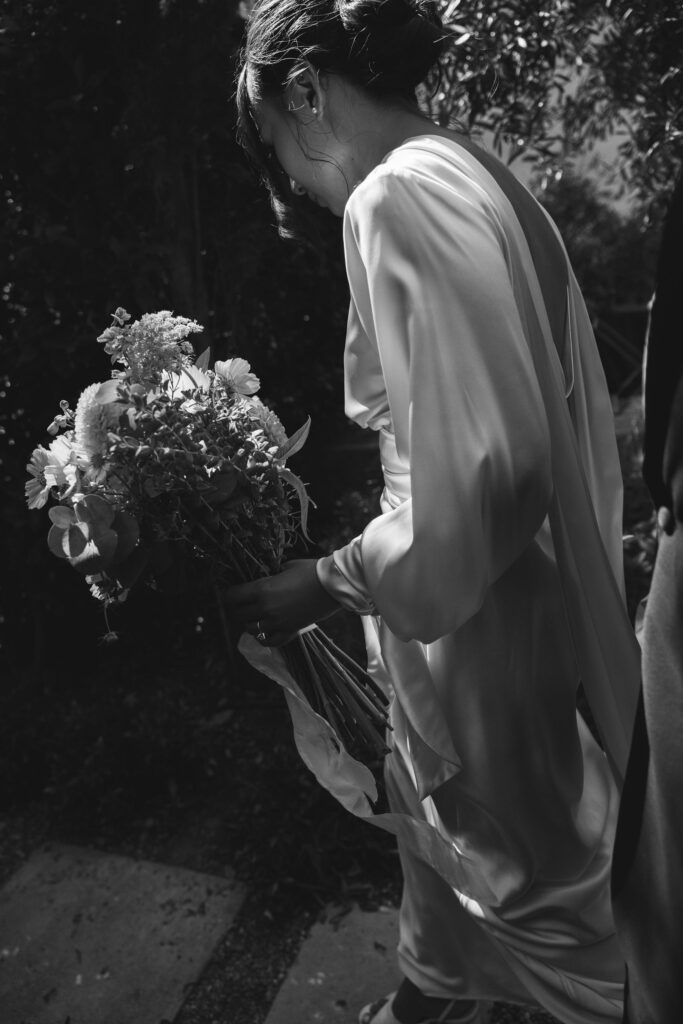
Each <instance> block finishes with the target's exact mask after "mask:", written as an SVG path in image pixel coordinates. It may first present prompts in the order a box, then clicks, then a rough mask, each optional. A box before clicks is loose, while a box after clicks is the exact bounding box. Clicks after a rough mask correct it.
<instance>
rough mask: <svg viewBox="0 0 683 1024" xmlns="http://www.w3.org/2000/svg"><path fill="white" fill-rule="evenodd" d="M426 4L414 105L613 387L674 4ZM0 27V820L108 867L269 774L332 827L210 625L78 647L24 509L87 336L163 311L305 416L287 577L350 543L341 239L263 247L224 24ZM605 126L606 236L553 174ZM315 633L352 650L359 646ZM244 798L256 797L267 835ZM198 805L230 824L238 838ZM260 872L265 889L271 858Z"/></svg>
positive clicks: (630, 333) (630, 331) (146, 16)
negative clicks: (545, 262)
mask: <svg viewBox="0 0 683 1024" xmlns="http://www.w3.org/2000/svg"><path fill="white" fill-rule="evenodd" d="M240 6H242V7H244V5H240ZM443 6H444V8H445V9H446V10H447V12H448V13H449V14H450V16H451V20H452V21H453V22H455V24H456V25H457V30H456V40H455V41H456V42H457V44H458V45H455V46H454V47H453V49H452V51H451V56H449V57H448V58H447V59H446V62H445V67H444V77H443V79H442V81H441V83H440V85H439V87H438V88H437V89H436V91H434V92H432V93H431V98H430V96H425V99H424V102H425V103H426V104H427V105H431V108H432V111H433V113H434V115H435V116H437V117H439V118H440V119H441V120H444V121H445V120H448V119H450V118H451V117H452V116H456V117H457V118H458V119H459V120H460V122H462V123H464V124H465V125H466V126H468V127H469V128H471V129H472V130H474V131H475V132H476V130H477V129H481V130H486V131H487V132H488V133H489V134H488V136H487V137H488V138H489V139H490V140H491V141H492V143H493V145H494V146H496V147H498V148H499V149H500V151H501V153H503V155H505V156H506V158H508V159H511V160H515V159H518V158H519V159H521V156H522V154H523V153H527V154H530V155H531V156H532V157H533V158H534V159H535V160H536V161H537V167H538V175H537V187H538V190H539V195H540V197H541V199H542V200H543V201H544V202H545V203H546V205H547V206H548V208H549V209H550V210H551V212H552V213H553V215H554V217H555V219H556V220H557V222H558V224H559V225H560V228H561V230H562V231H563V234H564V236H565V239H566V241H567V245H568V247H569V249H570V252H571V254H572V257H573V260H574V264H575V268H576V271H577V275H578V277H579V280H580V281H581V283H582V285H583V287H584V289H585V292H586V297H587V300H588V303H589V307H590V310H591V314H592V316H593V318H594V322H595V324H596V327H597V329H598V338H599V341H600V346H601V352H602V354H603V358H604V361H605V366H606V369H607V372H608V377H609V380H610V385H611V387H612V390H613V391H615V392H616V391H619V390H620V389H621V390H622V391H624V392H625V393H627V392H629V391H632V390H635V389H637V387H638V370H639V361H640V352H641V348H642V340H643V325H644V318H645V314H644V305H645V302H646V301H647V299H648V297H649V295H650V292H651V287H652V269H653V253H654V252H655V251H656V243H657V223H658V221H657V218H658V216H659V213H660V212H661V208H662V205H663V201H664V199H665V197H666V195H667V194H668V191H669V189H670V188H671V186H672V184H673V178H674V173H675V168H676V167H677V166H678V161H680V155H681V114H680V111H681V109H682V108H683V86H682V85H681V71H680V67H679V59H678V58H679V55H680V45H678V44H677V43H676V40H679V41H680V32H681V23H682V20H683V19H682V18H681V14H680V11H679V9H678V2H677V0H667V2H658V3H655V4H652V3H649V2H648V0H639V2H633V3H631V4H629V5H628V9H627V6H626V5H625V4H622V3H621V2H618V0H613V2H612V3H609V2H606V3H589V2H586V0H583V2H581V0H543V2H540V3H539V2H538V0H534V2H531V0H510V2H509V3H506V4H499V3H496V4H495V5H494V4H492V3H490V2H488V0H452V2H447V3H446V2H445V3H444V4H443ZM0 12H1V23H0V29H1V31H0V95H1V96H2V106H1V109H0V118H1V119H2V120H1V122H0V138H2V140H3V142H2V151H1V154H0V177H1V183H2V203H3V216H2V221H1V223H0V278H1V279H2V280H1V284H2V296H1V300H0V318H1V319H0V346H1V348H0V443H1V444H2V451H1V460H2V462H1V465H0V487H1V491H2V507H1V509H0V566H1V568H0V572H1V574H2V595H1V599H0V657H1V658H2V662H3V675H2V684H1V686H0V751H1V752H0V809H5V810H9V811H11V812H13V813H19V812H23V811H25V809H26V808H27V807H28V806H31V805H33V804H36V805H40V807H41V808H43V809H44V808H45V807H46V806H47V808H48V812H47V813H48V817H50V818H51V820H53V821H57V822H58V825H57V826H55V827H58V828H61V829H62V831H64V829H66V830H67V831H68V832H69V834H72V835H75V836H84V837H86V838H91V839H92V838H98V837H99V838H101V839H103V840H106V841H107V842H110V843H111V842H113V841H114V838H115V837H117V836H118V837H119V839H120V837H121V835H122V834H123V832H125V830H126V828H132V829H133V831H135V829H137V830H138V832H137V833H136V834H142V833H140V828H142V826H141V825H140V822H142V823H143V824H144V822H145V821H147V820H152V819H151V818H150V815H156V816H157V819H158V817H159V815H160V814H161V815H162V817H163V814H162V811H161V810H160V808H163V807H165V806H168V808H170V810H168V814H169V815H171V817H172V816H173V815H174V814H175V815H176V817H178V814H180V817H181V818H182V816H183V814H185V815H187V814H189V813H190V810H189V808H191V807H195V808H196V807H197V806H199V805H200V804H201V801H202V800H205V801H208V803H211V802H212V801H214V802H215V801H218V802H219V803H220V801H221V800H224V794H225V793H226V792H227V791H228V790H229V788H230V784H231V782H233V783H234V780H235V778H237V779H238V780H239V782H240V785H241V786H242V787H246V788H243V790H242V793H243V794H244V793H245V792H246V793H247V795H248V796H249V800H251V804H250V806H253V805H254V799H256V798H255V797H254V792H256V794H257V797H258V793H259V792H261V793H262V794H265V793H268V794H270V795H271V798H272V800H274V801H275V802H276V803H278V802H279V804H280V805H281V806H285V805H287V806H290V805H291V804H292V802H293V801H290V799H289V797H288V796H286V795H284V794H283V793H282V792H281V791H279V790H278V789H277V786H276V782H278V783H279V784H282V785H284V782H283V780H284V779H285V778H286V777H290V776H291V779H292V780H294V781H293V782H292V783H291V785H292V786H293V787H294V789H296V792H297V793H298V794H299V799H300V801H301V805H300V813H301V816H302V821H304V822H309V823H310V821H312V820H313V819H316V820H319V819H321V816H322V818H325V815H328V819H329V814H330V813H331V812H330V808H329V804H328V803H327V802H326V801H327V800H328V798H327V797H326V796H325V794H321V792H320V791H319V790H318V789H317V788H314V787H313V786H312V784H311V783H310V780H308V777H307V776H306V775H305V772H304V771H303V769H302V768H301V767H300V766H299V764H298V762H297V760H296V757H295V755H294V754H293V749H292V743H291V737H290V736H289V726H288V723H287V721H286V716H285V715H284V712H283V709H282V706H281V703H279V695H278V694H277V693H275V692H274V688H272V687H270V686H269V685H268V684H265V683H264V682H263V681H262V680H260V679H256V678H254V677H253V676H251V675H250V674H249V673H248V672H246V670H245V668H244V666H243V665H242V664H241V663H240V661H239V658H238V656H237V655H235V653H234V651H233V649H232V641H231V638H230V637H229V636H227V635H226V634H225V631H224V630H223V628H222V626H221V623H220V619H219V617H218V615H217V612H216V610H215V608H213V607H211V606H205V605H204V604H202V603H201V602H200V601H199V600H198V599H197V598H194V597H193V595H192V594H190V593H183V594H180V595H173V594H168V595H159V594H155V593H152V592H148V591H143V590H142V589H141V590H140V591H138V592H137V593H134V594H133V595H132V597H131V598H130V599H129V602H128V604H127V605H126V606H124V608H123V609H121V611H120V613H119V614H118V615H117V620H116V622H115V623H114V625H115V627H118V628H120V631H121V639H120V641H119V642H118V644H116V645H111V646H103V645H102V644H101V642H100V637H101V636H102V634H103V633H104V632H105V630H104V624H103V622H102V618H101V609H100V607H99V606H98V605H97V603H96V602H95V601H93V600H92V598H91V597H90V596H89V594H88V591H87V587H86V586H85V584H84V583H83V581H82V580H81V579H80V578H79V577H78V576H77V575H76V574H75V573H73V572H72V571H71V570H70V569H69V568H68V567H66V566H64V565H63V564H60V563H58V562H57V560H56V559H54V558H53V557H52V556H51V555H50V554H49V552H48V551H47V547H46V543H45V536H46V532H47V522H46V517H45V514H44V513H43V512H31V513H29V512H27V510H26V507H25V503H24V497H23V484H24V479H25V469H24V467H25V465H26V462H27V460H28V457H29V455H30V452H31V450H32V449H33V447H34V446H35V445H36V444H38V443H45V442H46V440H47V438H46V434H45V428H46V426H47V424H48V423H49V422H50V420H51V419H52V417H53V415H54V414H55V412H56V411H57V405H58V402H59V400H60V399H62V398H68V399H70V400H71V401H72V402H74V401H75V400H76V398H77V396H78V394H79V391H80V390H81V389H82V388H83V387H84V386H85V385H86V384H89V383H91V382H93V381H95V380H102V379H105V378H106V377H108V375H109V365H108V361H107V359H106V357H105V356H104V354H103V352H102V349H101V347H100V346H98V345H97V344H96V342H95V339H96V337H97V335H98V334H100V333H101V331H102V330H103V329H104V327H106V326H107V325H108V323H109V314H110V313H111V312H112V311H113V310H114V309H115V308H116V307H117V306H119V305H123V306H125V307H126V308H127V309H128V310H129V311H130V312H131V313H132V314H133V315H134V316H136V317H137V316H139V315H140V314H141V313H143V312H146V311H152V310H157V309H164V308H167V309H171V310H173V311H174V312H176V313H178V314H182V315H185V316H190V317H194V318H196V319H197V320H199V321H200V322H201V323H203V324H204V325H205V328H206V330H205V335H204V339H203V340H205V341H206V343H208V344H210V345H211V349H212V354H213V357H214V358H225V357H226V356H229V355H241V356H244V357H246V358H247V359H249V360H250V361H251V362H252V364H253V367H254V369H255V370H256V372H257V373H258V374H259V375H260V377H261V378H262V385H263V387H262V392H263V395H264V396H265V397H266V398H267V399H268V400H269V401H270V402H271V404H272V405H273V406H274V407H275V409H276V411H277V412H278V413H279V415H280V416H281V418H282V419H283V421H284V423H285V426H286V427H287V428H288V429H289V430H294V429H296V428H297V427H298V426H299V425H300V424H301V422H302V421H303V419H304V418H305V416H306V415H308V414H310V415H311V416H312V419H313V429H312V434H311V439H310V440H309V442H308V444H307V446H306V449H305V450H304V452H302V453H301V455H299V456H297V465H296V467H295V468H296V469H297V471H298V472H300V473H301V475H302V476H303V477H304V479H306V480H308V481H309V482H310V485H311V494H312V496H313V498H314V499H315V501H316V502H317V503H318V510H317V512H316V513H315V514H314V517H313V521H312V530H313V534H314V537H315V539H316V542H317V543H316V545H314V547H313V548H312V549H311V552H310V553H312V554H315V553H320V552H321V551H325V550H328V549H329V548H330V547H331V546H333V545H334V544H335V543H338V542H339V541H340V540H343V538H344V537H345V536H349V535H351V534H353V533H354V532H355V531H356V530H357V529H358V528H359V527H360V526H361V525H362V524H363V523H364V522H365V521H366V520H367V518H368V517H369V516H370V515H371V514H372V509H373V507H374V505H373V500H374V498H375V496H376V487H377V466H376V460H375V456H374V454H373V451H372V448H371V446H370V447H368V445H367V444H366V441H365V439H364V438H363V436H362V435H361V434H360V432H358V431H356V430H354V429H353V428H351V427H349V426H348V425H347V424H346V423H345V421H344V417H343V410H342V397H343V396H342V380H341V353H342V348H343V337H344V323H345V316H346V302H347V291H346V283H345V279H344V274H343V266H342V259H341V252H340V244H339V243H340V239H339V226H338V223H336V222H332V221H330V222H323V223H321V226H320V240H319V245H318V247H317V248H316V249H315V250H313V249H310V248H305V247H301V246H296V245H293V244H287V243H283V242H281V241H280V240H279V239H278V237H277V234H276V231H275V230H274V226H273V216H272V213H271V211H270V208H269V206H268V202H267V199H266V197H265V195H264V194H263V192H262V190H261V189H260V187H259V186H258V183H257V181H256V180H255V177H254V174H253V172H252V169H251V168H250V167H249V166H248V165H247V163H246V162H245V159H244V156H243V154H242V152H241V151H240V149H239V148H238V146H237V144H236V141H235V134H234V111H233V106H232V102H231V96H232V92H233V72H234V62H235V57H236V54H237V51H238V48H239V45H240V40H241V37H242V32H243V24H244V23H243V20H242V18H241V16H240V13H239V8H238V5H237V3H236V2H233V0H173V2H166V3H162V4H160V3H159V2H158V0H98V2H97V3H92V2H91V0H68V2H67V0H40V2H27V0H0ZM645 52H646V53H647V54H648V59H647V61H644V60H643V53H645ZM576 74H580V75H581V76H582V78H581V85H580V86H579V88H578V89H577V88H576V87H575V76H576ZM662 90H664V91H662ZM662 97H664V99H665V102H664V100H663V99H662ZM619 125H626V129H625V130H627V132H628V134H626V135H625V137H624V142H623V148H622V153H621V160H620V164H619V176H620V177H621V178H622V179H623V181H624V182H625V183H626V184H628V186H629V188H632V189H635V190H636V192H637V197H638V201H639V204H640V205H638V206H636V207H635V208H634V210H633V213H632V214H631V215H629V216H628V217H625V216H624V215H623V214H619V213H617V212H615V210H614V209H613V207H612V206H610V205H609V204H608V203H607V202H606V201H605V197H604V195H603V188H602V186H603V184H605V183H606V182H603V181H598V182H597V183H596V182H595V181H592V182H591V181H587V180H586V179H584V178H582V177H580V176H577V174H576V173H575V172H574V173H572V172H571V171H570V170H566V168H567V166H568V164H567V158H568V155H570V151H571V152H572V153H573V152H574V151H575V150H576V149H577V147H580V146H584V145H586V144H587V143H589V142H590V141H592V140H594V139H596V138H600V137H601V136H602V135H604V134H605V133H607V132H608V131H609V130H611V129H612V128H614V127H618V126H619ZM563 168H564V169H565V171H564V173H560V170H561V169H563ZM610 184H612V183H610ZM333 628H336V629H337V630H338V631H339V632H340V635H341V636H342V637H343V639H344V642H345V643H347V644H349V645H351V647H352V648H353V647H354V646H355V648H356V650H357V649H358V646H359V637H358V631H357V623H355V622H349V621H348V620H346V619H344V618H343V617H342V618H340V620H339V623H338V624H337V625H336V626H334V627H333ZM264 750H265V751H267V756H265V761H264ZM259 758H260V760H259ZM259 766H261V767H259ZM288 773H289V776H288ZM287 785H290V783H287ZM259 786H260V787H261V788H260V789H259ZM212 787H213V788H212ZM198 793H201V794H203V796H198ZM278 793H279V796H278ZM221 794H222V795H221ZM235 799H237V798H236V797H235ZM269 799H270V798H269V797H267V796H263V797H262V798H260V797H259V798H258V799H256V802H257V804H258V806H259V808H263V814H264V815H266V812H268V813H270V812H271V811H272V807H271V805H270V804H269ZM272 800H271V802H272ZM246 802H248V801H246V798H244V799H243V803H245V805H246ZM238 803H239V802H238ZM221 807H222V816H223V819H225V820H228V821H229V819H230V814H231V812H232V811H234V814H235V815H239V814H242V813H246V812H244V811H243V810H240V808H241V807H242V804H239V806H237V805H236V806H235V807H232V805H228V804H226V803H225V802H223V803H222V804H221ZM181 811H182V813H180V812H181ZM41 813H42V812H41ZM164 813H165V812H164ZM133 820H134V822H135V825H134V826H133V825H132V824H131V822H132V821H133ZM183 820H185V821H186V818H185V819H183ZM287 824H288V823H287V822H285V823H283V833H282V836H280V840H281V842H282V844H285V833H287V829H286V825H287ZM328 825H329V820H328ZM169 827H170V826H169ZM175 827H176V829H180V828H181V826H180V825H177V824H176V826H175ZM302 827H303V826H302ZM353 827H354V826H352V825H348V829H349V830H351V831H350V833H349V834H350V835H353ZM143 831H144V829H143ZM257 831H258V830H257ZM255 834H256V833H255ZM260 841H261V840H260V839H259V842H260ZM264 842H265V840H264ZM289 842H290V844H291V843H292V842H294V843H296V837H295V838H294V840H292V839H291V836H290V838H289ZM366 846H367V840H366ZM238 849H239V844H237V847H236V850H238ZM268 849H272V847H268ZM319 854H320V850H319V848H318V853H316V852H315V849H313V852H309V853H308V854H305V855H304V854H302V853H301V851H300V850H299V851H297V856H298V857H299V860H298V863H299V865H300V868H299V869H297V870H299V871H300V879H301V880H302V882H301V884H303V879H304V878H305V877H306V874H307V872H308V875H309V876H310V877H313V878H314V879H318V881H316V883H315V884H319V885H320V887H321V891H324V883H323V882H322V881H320V878H322V869H320V872H318V874H316V871H317V868H315V865H314V862H315V858H316V856H317V857H318V858H319ZM236 855H237V854H236ZM279 855H280V856H281V855H282V847H281V848H280V850H279ZM272 856H273V861H272V863H271V862H268V863H269V864H270V867H269V869H268V870H275V868H274V867H273V865H275V864H276V862H277V856H278V849H277V845H276V848H275V849H273V851H272ZM293 856H294V854H293ZM312 865H313V867H312ZM264 870H265V869H264ZM292 870H294V869H292ZM311 871H313V875H312V876H311V874H310V873H311ZM319 876H320V878H319Z"/></svg>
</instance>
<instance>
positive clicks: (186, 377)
mask: <svg viewBox="0 0 683 1024" xmlns="http://www.w3.org/2000/svg"><path fill="white" fill-rule="evenodd" d="M161 381H162V383H163V382H164V381H168V382H169V384H170V388H171V394H172V395H176V394H177V393H180V394H184V393H185V392H186V391H197V390H199V391H208V390H209V389H210V387H211V378H210V377H208V376H207V375H206V374H205V373H204V371H203V370H200V369H199V367H198V366H194V365H192V366H183V367H182V368H181V369H180V370H178V371H177V372H176V371H168V370H163V371H162V373H161Z"/></svg>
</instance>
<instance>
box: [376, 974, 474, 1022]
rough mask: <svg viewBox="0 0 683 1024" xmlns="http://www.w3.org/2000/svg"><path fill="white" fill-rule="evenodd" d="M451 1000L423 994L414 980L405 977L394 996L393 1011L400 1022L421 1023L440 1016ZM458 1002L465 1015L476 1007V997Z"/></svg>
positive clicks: (461, 1011)
mask: <svg viewBox="0 0 683 1024" xmlns="http://www.w3.org/2000/svg"><path fill="white" fill-rule="evenodd" d="M450 1002H451V1000H450V999H441V998H439V997H437V996H425V995H423V994H422V992H420V990H419V988H417V986H415V985H413V983H412V981H408V979H407V978H404V979H403V981H402V982H401V984H400V985H399V988H398V991H397V993H396V995H395V996H394V1000H393V1002H392V1004H391V1012H392V1013H393V1015H394V1017H395V1018H396V1020H397V1021H399V1022H400V1024H420V1021H423V1020H428V1019H429V1018H433V1017H436V1018H438V1016H439V1014H440V1013H443V1011H444V1010H445V1009H446V1007H447V1006H448V1004H449V1003H450ZM458 1002H459V1006H458V1008H457V1009H458V1013H460V1014H462V1016H463V1017H464V1016H465V1015H466V1014H468V1013H471V1011H472V1010H473V1009H474V1006H475V1000H474V999H471V1000H470V999H468V1000H465V999H463V1000H462V1001H460V1000H459V1001H458Z"/></svg>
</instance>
